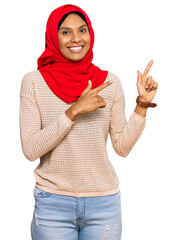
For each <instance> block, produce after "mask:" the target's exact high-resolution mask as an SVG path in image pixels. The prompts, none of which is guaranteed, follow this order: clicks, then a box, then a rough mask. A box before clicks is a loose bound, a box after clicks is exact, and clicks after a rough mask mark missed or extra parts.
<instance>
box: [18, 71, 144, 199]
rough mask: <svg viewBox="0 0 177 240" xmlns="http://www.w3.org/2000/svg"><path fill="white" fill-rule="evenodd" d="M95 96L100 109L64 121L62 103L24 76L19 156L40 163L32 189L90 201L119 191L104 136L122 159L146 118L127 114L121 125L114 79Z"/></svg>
mask: <svg viewBox="0 0 177 240" xmlns="http://www.w3.org/2000/svg"><path fill="white" fill-rule="evenodd" d="M110 79H113V80H114V82H113V83H112V84H111V85H110V86H108V87H106V88H104V89H103V90H102V91H101V92H99V95H100V96H102V97H103V99H104V101H105V102H106V107H104V108H98V109H96V110H94V111H92V112H89V113H86V114H82V115H79V116H77V117H76V119H75V120H74V121H72V120H70V119H69V118H68V117H67V115H66V114H65V111H66V110H67V109H68V108H69V107H70V106H71V105H72V104H73V103H69V104H67V103H65V102H64V101H63V100H61V99H60V98H58V97H57V96H56V95H55V94H54V93H53V92H52V91H51V90H50V88H49V87H48V85H47V84H46V82H45V80H44V79H43V77H42V75H41V73H40V72H39V71H38V70H36V71H32V72H28V73H26V74H25V75H24V77H23V79H22V82H21V89H20V111H19V112H20V136H21V146H22V150H23V153H24V155H25V157H26V158H27V159H28V160H30V161H35V160H36V159H38V158H40V163H39V165H38V166H37V167H36V168H35V170H34V176H35V179H36V186H37V187H39V188H40V189H42V190H44V191H48V192H51V193H55V194H62V195H68V196H74V197H92V196H104V195H109V194H114V193H117V192H119V191H120V189H119V179H118V177H117V175H116V172H115V170H114V167H113V166H112V164H111V162H110V161H109V159H108V155H107V149H106V142H107V137H108V133H110V138H111V142H112V146H113V148H114V150H115V152H116V153H117V154H118V155H120V156H122V157H126V156H127V155H128V154H129V152H130V151H131V149H132V147H133V146H134V144H135V143H136V141H137V140H138V138H139V137H140V135H141V133H142V131H143V129H144V126H145V120H146V117H142V116H140V115H138V114H137V113H135V112H133V113H132V114H131V116H130V118H129V121H128V122H127V121H126V117H125V99H124V93H123V89H122V86H121V82H120V79H119V78H118V76H117V75H115V74H114V73H112V72H108V75H107V78H106V80H105V82H106V81H108V80H110Z"/></svg>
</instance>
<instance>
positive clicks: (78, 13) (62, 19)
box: [58, 11, 88, 30]
mask: <svg viewBox="0 0 177 240" xmlns="http://www.w3.org/2000/svg"><path fill="white" fill-rule="evenodd" d="M71 13H76V14H77V15H79V16H80V17H81V18H82V19H83V20H84V21H85V23H86V24H87V21H86V19H85V17H84V15H83V14H82V13H80V12H79V11H71V12H68V13H66V14H65V15H63V17H62V18H61V19H60V22H59V24H58V30H59V28H60V26H61V24H62V23H63V21H64V20H65V18H66V17H67V16H68V15H69V14H71ZM87 26H88V25H87Z"/></svg>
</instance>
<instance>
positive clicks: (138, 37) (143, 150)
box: [0, 0, 177, 240]
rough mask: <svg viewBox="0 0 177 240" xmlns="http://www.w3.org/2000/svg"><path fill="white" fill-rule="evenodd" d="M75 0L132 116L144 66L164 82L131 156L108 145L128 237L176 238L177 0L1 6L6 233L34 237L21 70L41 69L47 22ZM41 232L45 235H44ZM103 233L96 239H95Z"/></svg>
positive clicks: (25, 239)
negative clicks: (21, 122)
mask: <svg viewBox="0 0 177 240" xmlns="http://www.w3.org/2000/svg"><path fill="white" fill-rule="evenodd" d="M66 3H72V4H76V5H78V6H80V7H81V8H82V9H83V10H85V11H86V13H87V14H88V16H89V17H90V19H91V22H92V26H93V29H94V32H95V43H94V48H93V53H94V58H93V61H92V62H93V63H94V64H95V65H96V66H99V67H100V68H101V69H104V70H109V71H112V72H113V73H115V74H117V75H118V76H119V78H120V80H121V83H122V86H123V89H124V94H125V100H126V117H127V121H128V119H129V117H130V115H131V114H132V112H133V111H134V109H135V106H136V102H135V100H136V97H137V93H138V92H137V87H136V81H137V70H139V71H141V73H143V72H144V69H145V67H146V66H147V64H148V62H149V61H150V60H151V59H153V60H154V64H153V65H152V67H151V69H150V72H149V75H148V76H152V77H153V79H154V80H155V81H157V82H158V83H159V86H158V90H157V94H156V96H155V98H154V99H153V102H155V103H157V107H156V108H149V109H148V111H147V116H146V126H145V129H144V131H143V133H142V135H141V137H140V138H139V140H138V142H137V143H136V144H135V146H134V147H133V149H132V150H131V152H130V154H129V155H128V156H127V157H126V158H122V157H120V156H119V155H117V154H116V153H115V151H114V149H113V147H112V145H111V142H110V136H109V138H108V143H107V150H108V155H109V159H110V161H111V163H112V164H113V166H114V167H115V170H116V173H117V175H118V178H119V180H120V189H121V206H122V224H123V225H122V240H130V239H131V240H142V239H143V240H149V239H150V240H157V239H160V240H166V239H170V240H176V239H177V228H176V226H177V217H176V216H177V173H176V172H177V163H176V162H177V154H176V143H177V140H176V137H177V114H176V103H177V100H176V99H177V98H176V97H177V92H176V91H177V74H176V73H177V34H176V33H177V31H176V22H177V14H176V5H175V0H174V1H173V0H169V1H168V3H167V1H163V0H159V1H158V0H148V1H145V0H134V1H132V0H124V1H120V0H115V1H113V0H109V1H106V0H102V1H83V0H82V1H81V0H78V1H72V0H71V1H65V0H63V1H61V0H60V1H55V0H53V1H46V0H37V1H34V0H31V1H20V0H16V1H4V2H3V3H1V6H0V20H1V21H0V27H1V28H0V29H1V30H0V36H1V37H0V68H1V88H0V89H1V94H0V98H1V109H0V112H1V117H0V121H1V122H0V127H1V132H0V133H1V134H0V135H1V174H0V177H1V179H0V181H1V204H0V207H1V208H0V213H1V220H2V221H1V237H2V236H3V237H2V238H3V239H4V240H10V239H18V240H30V239H31V236H30V224H31V220H32V214H33V210H34V203H35V202H34V197H33V189H34V186H35V179H34V175H33V170H34V169H35V168H36V167H37V165H38V164H39V159H38V160H36V161H35V162H30V161H29V160H27V159H26V158H25V156H24V155H23V152H22V149H21V143H20V128H19V104H20V97H19V92H20V85H21V80H22V77H23V76H24V75H25V74H26V73H27V72H30V71H33V70H36V69H37V58H38V57H39V56H40V55H41V54H42V52H43V51H44V47H45V29H46V22H47V19H48V17H49V14H50V13H51V11H52V10H54V9H55V8H57V7H59V6H61V5H63V4H66ZM41 240H42V239H41ZM95 240H96V239H95Z"/></svg>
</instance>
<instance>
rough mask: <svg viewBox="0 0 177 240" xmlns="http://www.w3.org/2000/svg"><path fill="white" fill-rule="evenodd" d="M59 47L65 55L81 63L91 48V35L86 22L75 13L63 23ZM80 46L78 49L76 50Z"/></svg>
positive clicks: (59, 35) (59, 32)
mask: <svg viewBox="0 0 177 240" xmlns="http://www.w3.org/2000/svg"><path fill="white" fill-rule="evenodd" d="M58 38H59V46H60V50H61V52H62V53H63V55H64V56H65V57H66V58H67V59H69V60H73V61H79V60H81V59H82V58H84V56H85V55H86V53H87V52H88V50H89V48H90V33H89V29H88V27H87V25H86V23H85V22H84V20H83V19H82V18H81V17H80V16H78V15H77V14H75V13H71V14H69V15H68V16H67V17H66V18H65V20H64V21H63V22H62V24H61V26H60V28H59V31H58ZM76 46H78V48H74V47H76Z"/></svg>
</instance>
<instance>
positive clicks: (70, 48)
mask: <svg viewBox="0 0 177 240" xmlns="http://www.w3.org/2000/svg"><path fill="white" fill-rule="evenodd" d="M69 49H82V46H81V47H70V48H69Z"/></svg>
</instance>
